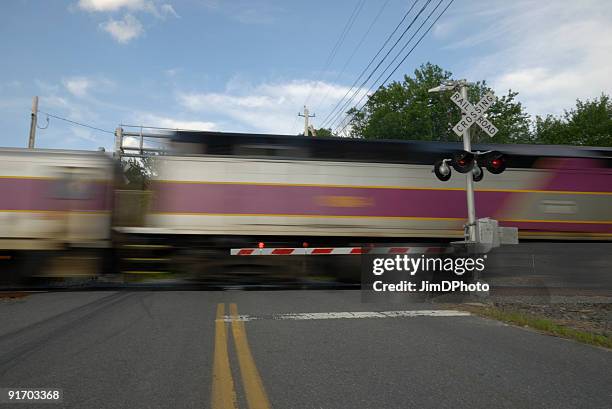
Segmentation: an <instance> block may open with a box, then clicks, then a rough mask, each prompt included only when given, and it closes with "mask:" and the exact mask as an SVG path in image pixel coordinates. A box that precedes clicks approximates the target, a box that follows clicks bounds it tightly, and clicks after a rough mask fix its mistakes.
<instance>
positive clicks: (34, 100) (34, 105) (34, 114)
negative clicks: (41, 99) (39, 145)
mask: <svg viewBox="0 0 612 409" xmlns="http://www.w3.org/2000/svg"><path fill="white" fill-rule="evenodd" d="M37 119H38V97H37V96H35V97H33V98H32V118H31V121H30V139H29V140H28V148H29V149H34V144H35V142H36V121H37Z"/></svg>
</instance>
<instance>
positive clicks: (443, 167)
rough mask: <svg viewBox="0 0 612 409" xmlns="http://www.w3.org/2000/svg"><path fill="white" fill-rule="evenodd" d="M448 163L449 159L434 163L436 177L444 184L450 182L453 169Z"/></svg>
mask: <svg viewBox="0 0 612 409" xmlns="http://www.w3.org/2000/svg"><path fill="white" fill-rule="evenodd" d="M447 161H448V159H444V160H442V159H441V160H438V161H436V163H434V169H433V171H434V173H435V175H436V177H437V178H438V179H439V180H441V181H442V182H446V181H447V180H449V179H450V178H451V173H452V172H451V168H450V166H448V164H447V163H446V162H447Z"/></svg>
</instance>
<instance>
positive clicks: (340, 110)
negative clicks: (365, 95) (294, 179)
mask: <svg viewBox="0 0 612 409" xmlns="http://www.w3.org/2000/svg"><path fill="white" fill-rule="evenodd" d="M418 2H419V0H415V1H414V3H412V6H410V8H409V9H408V11H407V12H406V13H405V14H404V16H403V17H402V20H401V21H400V22H399V24H398V25H397V26H396V27H395V29H394V30H393V32H392V33H391V34H390V35H389V36H388V37H387V39H386V40H385V42H384V43H383V45H382V46H381V47H380V49H379V50H378V52H377V53H376V55H375V56H374V57H373V58H372V59H371V60H370V62H369V63H368V65H367V66H366V68H364V69H363V71H362V72H361V74H359V77H357V79H356V80H355V81H354V82H353V84H352V85H351V88H350V89H349V90H348V91H347V92H346V94H345V95H344V96H343V97H342V98H341V100H340V101H338V103H337V104H336V106H335V107H334V108H333V109H332V111H330V113H329V114H328V115H327V117H326V118H325V119H324V121H323V122H322V123H321V126H324V125H325V124H327V123H328V122H329V121H330V119H329V118H330V115H331V114H332V113H333V112H334V111H336V109H337V108H338V106H339V105H340V103H342V101H343V100H344V99H345V98H346V96H347V95H348V94H349V93H350V92H351V90H352V89H353V88H355V85H356V84H357V82H359V80H360V79H361V78H362V77H363V75H364V74H365V73H366V72H367V70H368V68H370V66H371V65H372V63H373V62H374V61H375V60H376V58H377V57H378V56H379V55H380V53H381V52H382V51H383V50H384V48H385V47H386V45H387V44H388V42H389V41H390V40H391V38H393V35H395V33H396V32H397V30H398V29H399V27H400V26H401V25H402V24H403V22H404V21H405V20H406V18H407V17H408V16H409V15H410V12H411V11H412V10H413V9H414V6H416V4H417V3H418ZM430 2H431V0H427V2H426V3H425V5H424V6H423V7H421V10H420V11H419V12H418V13H417V16H415V17H414V18H413V19H412V21H411V22H410V24H409V25H408V27H406V28H405V29H404V31H403V32H402V34H401V35H400V36H399V37H398V38H397V40H395V43H394V44H393V45H392V46H391V48H389V50H388V51H387V53H386V54H385V55H384V56H383V58H382V59H381V60H380V61H379V62H378V64H376V67H374V69H373V70H372V71H371V72H370V74H369V75H368V77H367V78H366V79H365V80H364V81H363V82H362V83H361V85H359V87H357V88H356V89H355V91H354V92H353V94H352V95H351V97H350V98H349V99H348V100H347V101H346V102H345V103H344V104H342V106H341V107H340V109H339V110H338V112H339V113H340V115H341V113H342V112H343V110H344V108H345V107H346V106H347V105H348V104H350V101H351V100H353V99H354V98H355V95H357V94H358V93H359V91H360V90H361V88H362V87H363V86H365V84H367V83H368V81H369V80H370V78H372V75H374V73H375V72H376V70H378V68H379V67H380V65H381V64H382V63H383V62H384V61H385V59H386V58H387V57H388V56H389V54H390V53H391V51H393V49H394V48H395V47H396V46H397V44H398V43H399V42H400V41H401V39H402V38H403V37H404V35H406V33H407V32H408V30H409V29H410V28H411V27H412V25H413V24H414V22H415V21H416V19H417V18H418V16H420V15H421V13H422V12H423V10H424V9H425V8H426V7H427V5H428V4H429V3H430ZM337 116H338V113H336V114H334V115H333V116H331V122H332V123H333V122H335V120H336V117H337Z"/></svg>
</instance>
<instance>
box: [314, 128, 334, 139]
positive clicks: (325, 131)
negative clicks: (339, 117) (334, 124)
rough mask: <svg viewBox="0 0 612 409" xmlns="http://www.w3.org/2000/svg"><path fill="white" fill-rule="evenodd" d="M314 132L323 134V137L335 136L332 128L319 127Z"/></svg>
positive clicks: (319, 134) (318, 134)
mask: <svg viewBox="0 0 612 409" xmlns="http://www.w3.org/2000/svg"><path fill="white" fill-rule="evenodd" d="M316 132H317V136H323V137H326V136H336V135H334V134H333V132H332V130H331V129H329V128H319V129H317V130H316Z"/></svg>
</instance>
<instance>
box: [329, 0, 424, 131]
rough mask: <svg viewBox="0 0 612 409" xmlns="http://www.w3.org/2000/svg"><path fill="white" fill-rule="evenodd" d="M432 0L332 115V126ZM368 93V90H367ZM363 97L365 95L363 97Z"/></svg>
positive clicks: (422, 8) (330, 123)
mask: <svg viewBox="0 0 612 409" xmlns="http://www.w3.org/2000/svg"><path fill="white" fill-rule="evenodd" d="M431 1H432V0H427V1H426V2H425V4H424V5H423V6H422V7H421V9H420V10H419V11H418V12H417V14H416V15H415V16H414V17H413V19H412V21H410V24H408V26H407V27H406V28H405V29H404V31H403V32H402V34H401V35H400V36H399V38H398V39H397V40H395V43H394V44H393V46H391V48H390V49H389V50H388V51H387V53H386V54H385V55H384V57H383V58H382V59H381V60H380V61H379V62H378V64H377V65H376V67H374V69H373V70H372V72H371V73H370V74H369V75H368V77H367V78H366V79H365V81H363V83H362V84H361V85H360V86H359V88H357V89H355V92H353V94H352V95H351V97H350V98H349V99H348V100H347V101H346V102H345V103H344V104H343V105H342V107H341V108H340V109H339V110H338V112H336V114H335V115H334V116H333V117H332V119H330V122H329V125H330V128H331V127H333V126H334V123H337V122H338V121H339V120H341V119H342V115H343V113H344V110H345V109H346V108H348V106H349V105H350V104H351V103H352V101H353V100H354V99H355V98H356V97H357V95H359V92H361V90H362V89H363V87H365V85H366V84H367V83H368V81H369V80H370V78H372V75H374V73H375V72H376V71H377V70H378V68H379V67H380V66H381V65H382V63H383V62H384V61H385V60H386V59H387V57H388V56H389V55H390V54H391V52H392V51H393V50H394V49H395V47H396V46H397V45H398V44H399V42H400V41H401V40H402V38H404V36H405V35H406V34H407V33H408V31H409V30H410V29H411V28H412V26H413V25H414V23H415V22H416V21H417V20H418V18H419V17H421V14H423V12H424V11H425V9H426V8H427V6H429V3H431ZM409 41H410V40H409ZM375 83H376V81H374V84H375ZM366 94H367V92H366ZM361 99H363V96H362V98H361Z"/></svg>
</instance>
